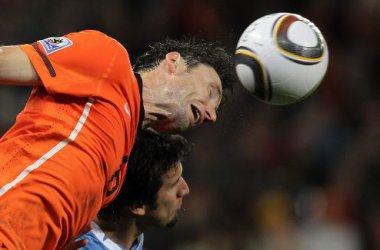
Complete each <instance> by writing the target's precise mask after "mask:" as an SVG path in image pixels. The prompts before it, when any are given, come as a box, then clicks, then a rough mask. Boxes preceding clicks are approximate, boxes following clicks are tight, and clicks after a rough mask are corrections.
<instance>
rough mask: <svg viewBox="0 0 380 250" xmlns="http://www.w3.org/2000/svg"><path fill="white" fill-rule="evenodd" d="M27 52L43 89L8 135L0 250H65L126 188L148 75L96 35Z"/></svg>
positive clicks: (3, 146) (3, 153)
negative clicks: (143, 85) (137, 70)
mask: <svg viewBox="0 0 380 250" xmlns="http://www.w3.org/2000/svg"><path fill="white" fill-rule="evenodd" d="M21 48H22V49H23V50H24V51H25V52H26V53H27V55H28V57H29V59H30V60H31V62H32V64H33V66H34V68H35V70H36V71H37V73H38V76H39V77H40V79H41V82H42V85H41V86H35V87H34V88H33V90H32V93H31V96H30V98H29V100H28V102H27V104H26V106H25V108H24V110H23V111H22V112H21V113H20V114H19V115H18V116H17V119H16V123H15V124H14V125H13V127H12V128H11V129H10V130H9V131H8V132H7V133H6V134H5V135H4V136H3V137H2V138H1V139H0V159H1V160H0V247H1V246H2V244H3V247H4V246H5V247H6V248H8V249H31V250H34V249H61V248H62V247H63V246H65V245H66V244H67V243H68V242H70V241H71V240H72V239H74V238H75V237H76V236H77V234H78V233H79V232H80V230H81V229H82V228H83V227H84V226H85V225H87V224H89V223H90V222H91V221H92V219H94V218H95V216H96V214H97V213H98V211H99V209H100V208H101V207H103V206H104V205H106V204H108V203H109V202H111V201H112V200H113V198H114V197H115V195H116V194H117V193H118V191H119V188H120V186H121V185H120V184H121V183H122V181H123V180H124V176H125V173H126V167H127V159H128V155H129V153H130V151H131V149H132V146H133V144H134V140H135V135H136V132H137V130H138V127H139V126H140V124H141V120H142V117H143V116H142V115H140V113H141V114H142V112H143V109H142V106H141V105H142V102H141V79H140V78H139V76H138V75H135V74H134V73H133V70H132V67H131V64H130V61H129V57H128V53H127V51H126V50H125V48H124V47H123V46H121V45H120V44H119V43H118V42H117V41H116V40H114V39H112V38H110V37H108V36H106V35H105V34H103V33H101V32H98V31H82V32H78V33H71V34H68V35H66V36H64V37H56V38H48V39H44V40H40V41H38V42H36V43H34V44H32V45H22V46H21Z"/></svg>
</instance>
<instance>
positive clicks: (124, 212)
mask: <svg viewBox="0 0 380 250" xmlns="http://www.w3.org/2000/svg"><path fill="white" fill-rule="evenodd" d="M190 149H191V145H190V144H189V143H188V142H187V140H186V139H185V138H183V137H182V136H179V135H169V134H157V133H156V132H153V131H151V130H143V131H141V133H140V134H139V136H138V137H137V139H136V142H135V145H134V148H133V150H132V152H131V155H130V158H129V163H128V169H127V175H126V177H125V180H124V184H123V186H122V188H121V190H120V193H119V194H118V195H117V197H116V198H115V200H114V201H113V202H112V203H111V204H110V205H109V206H108V207H106V208H104V209H102V210H101V211H100V213H99V217H100V219H103V220H105V221H108V222H110V223H123V221H125V220H126V219H130V218H131V217H133V218H136V221H138V223H139V226H141V227H143V228H144V227H150V226H172V225H174V224H175V222H176V220H177V213H178V210H179V209H180V208H181V204H182V199H183V197H184V196H186V195H187V194H188V193H189V187H188V186H187V183H186V181H185V180H184V179H183V177H182V164H181V160H182V159H183V158H184V157H185V156H187V154H188V153H189V151H190Z"/></svg>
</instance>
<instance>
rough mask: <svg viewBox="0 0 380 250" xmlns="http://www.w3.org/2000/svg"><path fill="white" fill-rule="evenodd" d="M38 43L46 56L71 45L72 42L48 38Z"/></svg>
mask: <svg viewBox="0 0 380 250" xmlns="http://www.w3.org/2000/svg"><path fill="white" fill-rule="evenodd" d="M39 42H40V43H41V44H42V46H43V47H44V50H45V52H46V54H48V55H49V54H51V53H54V52H57V51H58V50H61V49H64V48H67V47H69V46H71V45H73V42H72V41H71V40H70V39H68V38H66V37H49V38H45V39H43V40H40V41H39Z"/></svg>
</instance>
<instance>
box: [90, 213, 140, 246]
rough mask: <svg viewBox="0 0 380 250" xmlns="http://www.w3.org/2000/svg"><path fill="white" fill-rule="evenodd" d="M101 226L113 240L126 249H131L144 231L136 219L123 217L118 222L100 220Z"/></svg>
mask: <svg viewBox="0 0 380 250" xmlns="http://www.w3.org/2000/svg"><path fill="white" fill-rule="evenodd" d="M97 223H98V224H99V226H100V228H101V229H102V230H103V232H104V233H105V234H106V236H107V237H108V238H110V239H111V240H112V241H113V242H115V243H117V244H119V245H121V246H123V247H124V248H125V249H131V247H132V245H133V243H134V241H135V240H136V239H137V237H138V236H139V235H140V234H141V233H142V232H141V231H140V230H139V229H138V227H137V224H136V221H135V220H134V219H123V220H122V221H120V222H118V223H112V224H111V223H109V222H107V221H103V220H98V221H97Z"/></svg>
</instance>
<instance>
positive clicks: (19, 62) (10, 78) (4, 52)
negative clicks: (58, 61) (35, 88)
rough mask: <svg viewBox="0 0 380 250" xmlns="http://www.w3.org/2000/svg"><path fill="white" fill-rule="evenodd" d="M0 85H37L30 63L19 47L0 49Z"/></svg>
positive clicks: (35, 74)
mask: <svg viewBox="0 0 380 250" xmlns="http://www.w3.org/2000/svg"><path fill="white" fill-rule="evenodd" d="M0 84H12V85H34V84H39V78H38V75H37V73H36V71H35V69H34V68H33V65H32V63H31V62H30V60H29V58H28V57H27V55H26V53H25V52H24V51H23V50H22V49H21V48H20V47H19V46H3V47H0Z"/></svg>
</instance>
